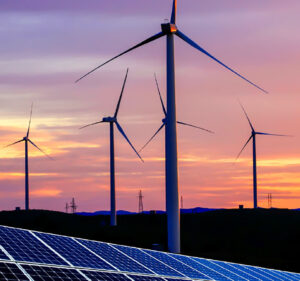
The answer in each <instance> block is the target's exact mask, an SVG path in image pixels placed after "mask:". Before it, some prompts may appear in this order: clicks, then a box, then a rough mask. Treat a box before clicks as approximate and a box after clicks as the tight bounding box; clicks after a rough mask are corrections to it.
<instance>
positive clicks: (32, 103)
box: [26, 103, 33, 138]
mask: <svg viewBox="0 0 300 281" xmlns="http://www.w3.org/2000/svg"><path fill="white" fill-rule="evenodd" d="M32 107H33V103H32V104H31V110H30V118H29V124H28V129H27V134H26V136H27V138H28V136H29V131H30V125H31V116H32Z"/></svg>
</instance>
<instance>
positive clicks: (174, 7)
mask: <svg viewBox="0 0 300 281" xmlns="http://www.w3.org/2000/svg"><path fill="white" fill-rule="evenodd" d="M176 16H177V0H173V7H172V14H171V23H172V24H176Z"/></svg>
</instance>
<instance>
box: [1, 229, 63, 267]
mask: <svg viewBox="0 0 300 281" xmlns="http://www.w3.org/2000/svg"><path fill="white" fill-rule="evenodd" d="M0 244H1V246H3V248H4V249H5V250H6V251H7V252H8V253H9V254H10V255H11V256H12V257H13V258H14V259H15V260H17V261H27V262H38V263H47V264H60V265H67V264H66V263H65V262H64V260H62V259H61V258H60V257H59V256H58V255H56V254H55V253H54V252H53V251H51V250H50V249H49V248H47V247H46V246H45V245H43V244H42V243H41V242H40V241H39V240H37V239H36V238H35V237H34V236H33V235H32V234H31V233H30V232H29V231H27V230H21V229H14V228H8V227H3V226H0Z"/></svg>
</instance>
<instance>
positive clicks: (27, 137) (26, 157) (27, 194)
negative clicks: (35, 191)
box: [5, 104, 52, 211]
mask: <svg viewBox="0 0 300 281" xmlns="http://www.w3.org/2000/svg"><path fill="white" fill-rule="evenodd" d="M32 107H33V104H32V105H31V111H30V118H29V124H28V129H27V133H26V136H25V137H24V138H22V139H21V140H18V141H16V142H14V143H11V144H9V145H7V146H5V147H9V146H12V145H15V144H17V143H19V142H23V141H24V142H25V210H26V211H27V210H29V169H28V142H29V143H31V144H32V145H33V146H34V147H35V148H37V149H38V150H39V151H41V152H42V153H43V154H45V155H46V156H47V157H48V158H50V159H52V158H51V157H50V156H49V155H48V154H46V153H45V152H44V151H43V150H42V149H41V148H39V147H38V146H37V145H36V144H35V143H34V142H33V141H32V140H31V139H30V138H29V132H30V125H31V117H32Z"/></svg>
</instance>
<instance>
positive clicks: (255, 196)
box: [236, 103, 288, 209]
mask: <svg viewBox="0 0 300 281" xmlns="http://www.w3.org/2000/svg"><path fill="white" fill-rule="evenodd" d="M240 105H241V107H242V109H243V111H244V113H245V116H246V118H247V120H248V123H249V125H250V128H251V135H250V138H249V139H248V140H247V141H246V143H245V145H244V146H243V148H242V149H241V151H240V152H239V154H238V156H237V157H236V160H237V159H238V158H239V157H240V155H241V154H242V152H243V150H244V149H245V148H246V146H247V144H248V143H249V142H250V140H251V139H252V153H253V206H254V209H257V172H256V135H265V136H276V137H288V136H287V135H278V134H269V133H262V132H256V131H255V129H254V127H253V125H252V123H251V121H250V118H249V116H248V114H247V112H246V110H245V108H244V107H243V105H242V104H241V103H240Z"/></svg>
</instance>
